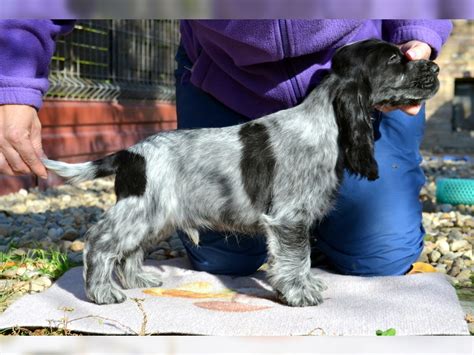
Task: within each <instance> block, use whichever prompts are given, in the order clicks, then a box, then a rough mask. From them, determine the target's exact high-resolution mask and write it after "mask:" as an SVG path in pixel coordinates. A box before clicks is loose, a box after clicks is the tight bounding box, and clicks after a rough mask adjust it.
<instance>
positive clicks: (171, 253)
mask: <svg viewBox="0 0 474 355" xmlns="http://www.w3.org/2000/svg"><path fill="white" fill-rule="evenodd" d="M178 255H179V253H178V251H177V250H171V251H170V252H169V256H171V257H173V258H176V257H177V256H178Z"/></svg>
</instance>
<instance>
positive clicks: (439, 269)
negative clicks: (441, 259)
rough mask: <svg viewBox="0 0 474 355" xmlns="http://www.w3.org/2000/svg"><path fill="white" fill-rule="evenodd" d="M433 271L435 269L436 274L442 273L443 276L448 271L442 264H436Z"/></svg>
mask: <svg viewBox="0 0 474 355" xmlns="http://www.w3.org/2000/svg"><path fill="white" fill-rule="evenodd" d="M435 269H436V272H441V273H443V274H446V273H447V271H448V268H447V266H446V265H444V264H438V265H436V267H435Z"/></svg>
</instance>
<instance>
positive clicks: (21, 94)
mask: <svg viewBox="0 0 474 355" xmlns="http://www.w3.org/2000/svg"><path fill="white" fill-rule="evenodd" d="M73 28H74V21H71V20H0V105H2V104H19V105H30V106H34V107H36V108H37V109H39V108H40V107H41V104H42V98H43V95H44V94H45V93H46V92H47V90H48V87H49V83H48V69H49V63H50V61H51V57H52V55H53V53H54V50H55V47H56V46H55V40H56V37H57V36H58V35H60V34H66V33H68V32H70V31H72V29H73Z"/></svg>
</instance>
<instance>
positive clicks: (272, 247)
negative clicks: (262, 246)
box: [265, 223, 326, 307]
mask: <svg viewBox="0 0 474 355" xmlns="http://www.w3.org/2000/svg"><path fill="white" fill-rule="evenodd" d="M265 229H266V234H267V244H268V252H269V266H270V267H269V270H268V272H267V274H268V278H269V281H270V284H271V285H272V287H273V288H274V289H276V291H277V292H278V294H279V296H280V298H281V300H282V301H283V302H285V303H287V304H288V305H289V306H295V307H305V306H316V305H318V304H320V303H322V302H323V297H322V295H321V291H324V290H325V289H326V286H325V285H324V282H323V281H322V280H320V279H318V278H316V277H315V276H314V275H313V274H312V273H311V258H310V243H309V230H308V229H309V228H307V227H306V226H305V225H304V224H303V223H291V224H288V223H284V224H282V223H277V224H274V223H272V224H267V225H266V226H265Z"/></svg>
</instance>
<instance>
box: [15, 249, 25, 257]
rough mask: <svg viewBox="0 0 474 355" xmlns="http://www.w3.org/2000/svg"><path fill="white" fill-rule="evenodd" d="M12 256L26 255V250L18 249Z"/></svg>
mask: <svg viewBox="0 0 474 355" xmlns="http://www.w3.org/2000/svg"><path fill="white" fill-rule="evenodd" d="M13 254H14V255H18V256H24V255H26V250H25V249H23V248H18V249H15V250H14V251H13Z"/></svg>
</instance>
